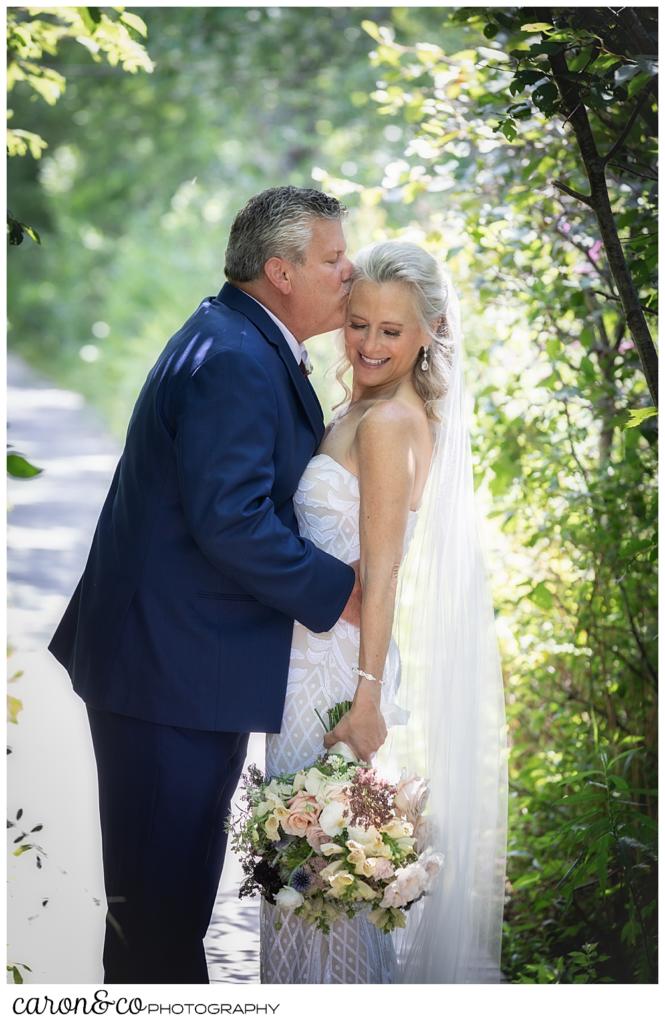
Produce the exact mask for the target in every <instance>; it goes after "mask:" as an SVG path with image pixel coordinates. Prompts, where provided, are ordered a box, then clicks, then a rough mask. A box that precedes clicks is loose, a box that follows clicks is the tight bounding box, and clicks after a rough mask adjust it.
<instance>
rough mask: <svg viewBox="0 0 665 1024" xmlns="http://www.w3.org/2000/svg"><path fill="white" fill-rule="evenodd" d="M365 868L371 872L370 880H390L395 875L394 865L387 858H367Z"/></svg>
mask: <svg viewBox="0 0 665 1024" xmlns="http://www.w3.org/2000/svg"><path fill="white" fill-rule="evenodd" d="M367 866H368V868H369V869H370V871H371V876H370V877H371V878H390V876H391V875H394V874H395V865H394V864H393V862H392V861H391V860H388V858H387V857H368V858H367Z"/></svg>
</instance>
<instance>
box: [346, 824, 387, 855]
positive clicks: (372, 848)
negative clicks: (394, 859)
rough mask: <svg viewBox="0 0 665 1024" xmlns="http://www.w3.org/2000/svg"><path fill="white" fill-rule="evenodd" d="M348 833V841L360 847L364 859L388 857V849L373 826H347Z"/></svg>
mask: <svg viewBox="0 0 665 1024" xmlns="http://www.w3.org/2000/svg"><path fill="white" fill-rule="evenodd" d="M348 833H349V839H350V840H352V841H353V842H354V843H358V845H359V846H362V848H363V850H364V851H365V856H366V857H390V847H389V846H388V845H387V844H386V843H384V841H383V839H382V837H381V833H380V832H379V830H378V829H377V828H375V827H374V825H370V827H369V828H361V827H360V826H359V825H349V827H348Z"/></svg>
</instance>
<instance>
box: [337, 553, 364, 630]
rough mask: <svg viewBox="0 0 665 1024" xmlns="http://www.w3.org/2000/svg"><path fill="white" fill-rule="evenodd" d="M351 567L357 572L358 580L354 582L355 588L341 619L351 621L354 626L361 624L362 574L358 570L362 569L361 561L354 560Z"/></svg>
mask: <svg viewBox="0 0 665 1024" xmlns="http://www.w3.org/2000/svg"><path fill="white" fill-rule="evenodd" d="M351 568H352V569H353V571H354V573H355V574H356V581H355V583H354V584H353V590H352V591H351V593H350V594H349V599H348V601H347V602H346V605H345V606H344V611H343V612H342V614H341V615H340V619H344V621H345V622H350V623H351V625H352V626H358V627H359V626H360V606H361V604H362V586H361V584H360V575H359V572H358V570H359V569H360V562H352V563H351Z"/></svg>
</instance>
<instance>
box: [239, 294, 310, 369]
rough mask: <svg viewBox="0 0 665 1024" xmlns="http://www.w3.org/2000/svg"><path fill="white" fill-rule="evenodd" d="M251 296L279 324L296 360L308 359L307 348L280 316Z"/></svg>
mask: <svg viewBox="0 0 665 1024" xmlns="http://www.w3.org/2000/svg"><path fill="white" fill-rule="evenodd" d="M247 294H248V293H247V292H245V295H247ZM249 298H250V299H254V302H256V303H258V305H259V306H260V307H261V309H265V311H266V313H267V314H268V316H269V317H270V319H271V320H272V321H273V322H274V323H276V324H277V326H278V327H279V329H280V331H281V332H282V334H283V335H284V338H285V340H286V343H287V345H288V346H289V348H290V349H291V351H292V352H293V358H294V359H295V361H296V362H297V363H299V362H300V361H301V360H302V359H306V357H307V350H306V348H305V346H304V345H302V344H301V343H300V342H299V341H298V339H297V338H296V336H295V335H294V334H293V333H292V332H291V331H290V330H289V329H288V327H287V326H286V324H283V323H282V321H281V320H280V319H279V317H277V316H275V314H274V313H273V312H272V310H270V309H268V307H267V306H264V305H263V303H262V302H259V300H258V299H255V298H254V296H253V295H250V296H249Z"/></svg>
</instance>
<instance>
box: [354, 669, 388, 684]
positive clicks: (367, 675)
mask: <svg viewBox="0 0 665 1024" xmlns="http://www.w3.org/2000/svg"><path fill="white" fill-rule="evenodd" d="M351 671H352V672H355V673H356V675H359V676H362V677H363V679H369V680H371V682H373V683H381V685H383V679H377V678H376V676H373V675H372V673H371V672H364V671H363V669H361V668H358V666H357V665H354V666H353V668H352V669H351Z"/></svg>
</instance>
